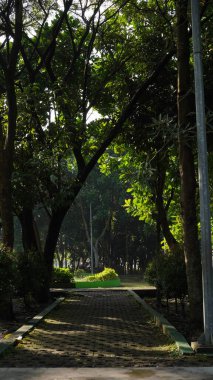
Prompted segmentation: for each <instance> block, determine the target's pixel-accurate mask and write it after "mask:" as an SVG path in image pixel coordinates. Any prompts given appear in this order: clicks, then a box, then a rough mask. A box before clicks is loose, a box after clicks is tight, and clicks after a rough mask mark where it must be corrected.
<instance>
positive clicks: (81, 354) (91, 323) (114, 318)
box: [0, 290, 177, 367]
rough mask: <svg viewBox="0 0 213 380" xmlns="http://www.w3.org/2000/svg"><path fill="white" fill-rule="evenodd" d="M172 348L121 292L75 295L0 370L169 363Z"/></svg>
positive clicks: (3, 360) (7, 357)
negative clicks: (4, 367) (7, 367)
mask: <svg viewBox="0 0 213 380" xmlns="http://www.w3.org/2000/svg"><path fill="white" fill-rule="evenodd" d="M174 356H176V358H177V352H176V350H175V346H174V345H173V344H171V343H170V342H169V341H168V339H167V337H165V336H164V335H163V334H162V333H161V332H160V331H159V329H158V328H157V327H156V326H154V324H153V323H152V322H151V321H150V318H149V316H148V314H147V313H146V311H145V310H143V309H142V307H141V305H139V304H138V303H137V302H136V301H135V300H134V299H133V297H132V296H130V295H128V293H127V292H126V291H113V290H110V291H109V290H104V291H86V292H84V291H81V292H74V293H72V294H70V296H69V297H68V298H67V299H66V300H65V301H64V302H63V303H62V304H61V305H60V306H59V307H58V308H57V309H56V310H54V311H52V312H51V313H50V314H49V316H48V317H47V318H46V319H45V320H44V321H43V322H42V323H41V324H40V325H39V326H38V328H36V329H35V330H34V331H33V332H32V333H31V334H30V335H29V336H28V337H26V338H25V339H24V340H23V341H22V342H21V343H20V345H19V346H18V347H17V348H15V349H14V350H13V351H12V352H10V353H8V354H7V355H5V356H4V357H3V358H1V359H0V367H3V366H9V367H12V366H15V367H132V366H135V367H139V366H150V365H157V364H159V363H162V365H164V364H165V363H166V364H167V365H169V363H172V360H173V359H174Z"/></svg>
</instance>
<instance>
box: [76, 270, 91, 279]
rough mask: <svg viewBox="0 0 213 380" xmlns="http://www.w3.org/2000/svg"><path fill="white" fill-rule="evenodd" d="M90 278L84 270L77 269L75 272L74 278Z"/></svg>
mask: <svg viewBox="0 0 213 380" xmlns="http://www.w3.org/2000/svg"><path fill="white" fill-rule="evenodd" d="M86 276H88V273H87V272H86V271H85V270H84V269H76V270H75V271H74V277H76V278H84V277H86Z"/></svg>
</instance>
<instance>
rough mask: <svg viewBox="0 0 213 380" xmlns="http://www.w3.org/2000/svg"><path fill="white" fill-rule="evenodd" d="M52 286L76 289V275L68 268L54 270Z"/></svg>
mask: <svg viewBox="0 0 213 380" xmlns="http://www.w3.org/2000/svg"><path fill="white" fill-rule="evenodd" d="M52 286H53V287H62V288H74V287H75V284H74V275H73V273H72V272H70V270H69V269H68V268H54V269H53V274H52Z"/></svg>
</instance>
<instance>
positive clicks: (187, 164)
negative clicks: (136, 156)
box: [176, 0, 203, 326]
mask: <svg viewBox="0 0 213 380" xmlns="http://www.w3.org/2000/svg"><path fill="white" fill-rule="evenodd" d="M187 8H188V1H187V0H184V1H182V0H181V1H180V0H178V1H176V11H177V58H178V96H177V105H178V126H179V156H180V176H181V206H182V214H183V227H184V254H185V262H186V274H187V283H188V294H189V302H190V317H191V322H192V323H193V324H194V325H197V326H200V325H201V324H202V317H203V308H202V280H201V276H202V275H201V257H200V247H199V240H198V228H197V215H196V190H197V185H196V173H195V167H194V156H193V148H192V141H191V139H190V136H188V134H187V126H188V125H190V122H191V120H190V119H191V116H190V114H191V112H192V111H193V110H194V99H193V96H192V91H191V85H192V84H191V76H190V64H189V62H190V61H189V60H190V46H189V34H188V17H187Z"/></svg>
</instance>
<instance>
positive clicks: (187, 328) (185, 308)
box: [145, 298, 202, 344]
mask: <svg viewBox="0 0 213 380" xmlns="http://www.w3.org/2000/svg"><path fill="white" fill-rule="evenodd" d="M145 300H146V302H147V303H148V304H149V305H150V306H151V307H152V308H153V309H155V310H156V311H158V312H159V313H160V314H162V315H163V316H164V317H165V318H166V319H167V320H168V321H169V322H170V323H171V324H172V325H173V326H174V327H176V329H177V330H178V331H179V332H180V333H181V334H182V335H183V336H184V337H185V338H186V340H187V342H188V343H189V344H191V342H195V341H197V339H198V338H199V337H200V335H201V334H202V331H201V330H197V329H194V328H193V326H192V324H191V323H190V319H189V303H188V300H187V299H186V300H185V301H184V303H180V301H179V300H178V301H177V304H176V303H175V299H169V300H168V302H167V301H166V300H165V299H162V300H161V305H160V306H158V305H157V302H156V298H146V299H145Z"/></svg>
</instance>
